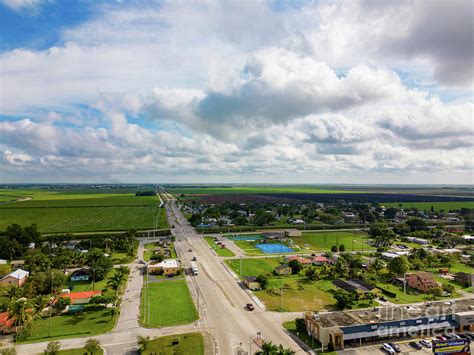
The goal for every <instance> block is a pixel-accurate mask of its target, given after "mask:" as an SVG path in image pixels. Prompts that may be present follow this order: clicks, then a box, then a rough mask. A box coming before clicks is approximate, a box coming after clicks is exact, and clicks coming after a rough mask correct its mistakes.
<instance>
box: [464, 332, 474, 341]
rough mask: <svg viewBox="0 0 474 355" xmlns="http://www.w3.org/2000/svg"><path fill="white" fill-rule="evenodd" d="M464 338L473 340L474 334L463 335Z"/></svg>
mask: <svg viewBox="0 0 474 355" xmlns="http://www.w3.org/2000/svg"><path fill="white" fill-rule="evenodd" d="M464 335H465V336H467V337H468V338H469V339H471V340H474V334H472V333H464Z"/></svg>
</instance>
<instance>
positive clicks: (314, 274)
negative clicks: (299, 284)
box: [304, 266, 319, 281]
mask: <svg viewBox="0 0 474 355" xmlns="http://www.w3.org/2000/svg"><path fill="white" fill-rule="evenodd" d="M304 274H305V276H306V278H307V279H308V280H309V281H316V280H317V279H318V278H319V277H318V276H319V275H318V271H317V270H316V268H315V267H314V266H313V267H310V268H308V269H306V271H305V272H304Z"/></svg>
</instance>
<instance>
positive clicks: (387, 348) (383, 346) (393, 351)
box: [382, 343, 395, 354]
mask: <svg viewBox="0 0 474 355" xmlns="http://www.w3.org/2000/svg"><path fill="white" fill-rule="evenodd" d="M382 349H383V350H384V351H386V352H387V353H388V354H395V350H393V348H392V347H391V346H390V345H388V343H384V344H383V345H382Z"/></svg>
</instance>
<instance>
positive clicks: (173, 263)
mask: <svg viewBox="0 0 474 355" xmlns="http://www.w3.org/2000/svg"><path fill="white" fill-rule="evenodd" d="M147 269H148V273H150V274H153V273H157V272H162V273H163V275H166V276H174V275H177V274H179V272H180V270H181V264H180V262H179V260H178V259H165V260H163V261H162V262H161V263H156V264H150V265H148V266H147Z"/></svg>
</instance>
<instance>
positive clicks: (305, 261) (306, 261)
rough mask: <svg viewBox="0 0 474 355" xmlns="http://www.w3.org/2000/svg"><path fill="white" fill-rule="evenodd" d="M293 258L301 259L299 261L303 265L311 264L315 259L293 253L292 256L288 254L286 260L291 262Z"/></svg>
mask: <svg viewBox="0 0 474 355" xmlns="http://www.w3.org/2000/svg"><path fill="white" fill-rule="evenodd" d="M292 260H296V261H299V263H300V264H302V265H311V264H312V263H313V260H311V259H308V258H304V257H302V256H297V255H291V256H287V257H286V258H285V261H286V262H287V263H289V262H290V261H292Z"/></svg>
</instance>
